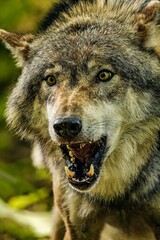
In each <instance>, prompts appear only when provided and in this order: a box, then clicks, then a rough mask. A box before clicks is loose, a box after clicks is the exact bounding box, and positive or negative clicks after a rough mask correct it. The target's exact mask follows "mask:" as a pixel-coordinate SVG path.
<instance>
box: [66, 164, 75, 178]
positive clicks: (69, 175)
mask: <svg viewBox="0 0 160 240" xmlns="http://www.w3.org/2000/svg"><path fill="white" fill-rule="evenodd" d="M65 172H66V175H67V176H68V177H69V178H73V177H74V175H75V172H72V171H70V170H69V168H68V167H67V166H65Z"/></svg>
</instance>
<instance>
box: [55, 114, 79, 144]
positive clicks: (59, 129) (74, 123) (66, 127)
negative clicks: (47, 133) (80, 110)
mask: <svg viewBox="0 0 160 240" xmlns="http://www.w3.org/2000/svg"><path fill="white" fill-rule="evenodd" d="M53 128H54V131H55V133H56V134H57V135H58V136H60V137H61V138H63V139H72V138H74V137H76V136H77V135H78V134H79V133H80V132H81V129H82V121H81V119H79V118H78V117H76V116H70V117H58V118H56V120H55V121H54V123H53Z"/></svg>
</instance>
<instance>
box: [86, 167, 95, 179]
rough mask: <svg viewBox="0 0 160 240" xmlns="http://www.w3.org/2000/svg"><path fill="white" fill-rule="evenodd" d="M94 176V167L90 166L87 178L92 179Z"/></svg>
mask: <svg viewBox="0 0 160 240" xmlns="http://www.w3.org/2000/svg"><path fill="white" fill-rule="evenodd" d="M93 175H94V166H93V164H91V166H90V169H89V171H88V172H87V176H88V177H92V176H93Z"/></svg>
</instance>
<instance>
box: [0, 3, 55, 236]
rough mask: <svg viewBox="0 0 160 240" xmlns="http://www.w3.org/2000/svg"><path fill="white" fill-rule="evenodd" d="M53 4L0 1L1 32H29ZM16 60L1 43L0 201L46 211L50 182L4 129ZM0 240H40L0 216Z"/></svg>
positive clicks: (24, 147) (25, 148) (26, 149)
mask: <svg viewBox="0 0 160 240" xmlns="http://www.w3.org/2000/svg"><path fill="white" fill-rule="evenodd" d="M53 2H54V0H45V1H44V0H24V1H21V0H7V1H2V0H0V9H1V14H0V28H3V29H5V30H7V31H11V32H20V33H21V32H32V31H34V30H35V29H36V28H37V26H38V25H39V23H40V20H41V19H42V17H43V16H44V15H45V14H46V12H47V10H48V9H49V7H50V5H51V4H52V3H53ZM15 63H16V62H15V60H13V59H12V56H11V54H10V52H9V51H8V50H6V49H5V47H4V46H3V44H2V43H1V42H0V199H3V200H4V201H5V202H6V204H8V206H10V207H12V208H16V209H19V210H20V211H24V210H23V209H27V210H29V211H32V212H35V211H40V212H41V211H48V210H50V209H51V205H52V194H51V188H52V187H51V179H50V176H49V174H48V173H47V171H45V170H44V169H35V168H34V167H33V166H32V162H31V159H30V147H29V146H28V144H26V143H25V142H19V140H18V138H17V137H15V136H13V134H12V132H10V131H9V130H8V128H7V126H6V122H5V114H4V112H5V106H6V102H7V96H8V94H9V92H10V89H11V88H12V85H13V84H14V83H15V82H16V79H17V78H18V76H19V74H20V71H21V70H20V69H18V68H16V64H15ZM0 222H1V224H0V239H3V240H12V239H13V240H14V239H15V240H22V239H24V240H25V239H26V240H27V239H28V240H32V239H41V238H38V237H37V236H36V234H34V233H33V232H32V231H30V230H29V229H28V228H26V226H23V220H22V225H21V224H20V223H16V222H15V221H13V220H11V219H10V218H9V217H7V218H4V217H3V218H2V216H1V212H0Z"/></svg>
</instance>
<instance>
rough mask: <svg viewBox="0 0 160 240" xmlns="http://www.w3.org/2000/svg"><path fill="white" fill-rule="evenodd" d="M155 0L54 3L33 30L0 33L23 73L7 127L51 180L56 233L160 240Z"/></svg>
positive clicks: (92, 239) (159, 38) (159, 47)
mask: <svg viewBox="0 0 160 240" xmlns="http://www.w3.org/2000/svg"><path fill="white" fill-rule="evenodd" d="M159 9H160V3H159V1H157V0H107V1H105V0H86V1H84V0H68V1H59V2H58V3H56V4H55V5H54V6H53V8H52V9H51V11H50V13H49V14H48V16H47V18H45V20H44V22H43V24H42V28H41V30H40V31H39V32H37V33H36V34H32V33H26V34H17V33H10V32H7V31H5V30H0V38H1V39H2V41H3V42H4V43H5V45H6V47H8V48H9V49H10V50H11V52H12V54H13V55H14V57H15V58H16V59H17V63H18V65H19V66H20V67H21V68H22V72H21V75H20V77H19V79H18V82H17V84H16V86H15V87H14V88H13V90H12V92H11V95H10V97H9V99H8V103H7V110H6V114H7V121H8V123H9V126H10V127H11V128H12V129H14V131H15V132H16V133H17V134H18V135H19V136H21V137H22V138H25V139H28V140H29V141H30V142H31V144H35V145H36V148H37V149H39V150H40V152H41V155H42V156H43V159H44V162H45V165H46V167H47V168H48V169H49V172H50V173H51V176H52V180H53V193H54V212H53V215H54V217H53V234H52V236H51V239H52V240H62V239H64V240H75V239H77V240H102V239H103V240H159V239H160V17H159Z"/></svg>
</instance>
